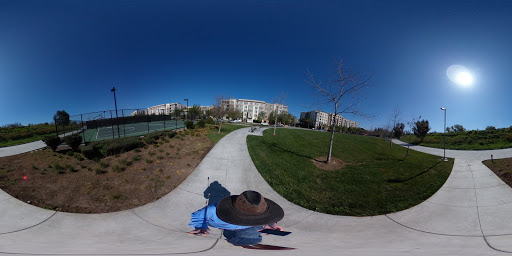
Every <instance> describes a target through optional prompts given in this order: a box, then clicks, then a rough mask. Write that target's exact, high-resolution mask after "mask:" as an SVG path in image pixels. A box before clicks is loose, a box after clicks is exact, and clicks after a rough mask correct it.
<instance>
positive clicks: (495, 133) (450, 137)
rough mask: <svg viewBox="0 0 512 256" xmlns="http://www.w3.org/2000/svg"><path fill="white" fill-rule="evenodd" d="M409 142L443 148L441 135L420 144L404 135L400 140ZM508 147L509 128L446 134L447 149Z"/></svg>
mask: <svg viewBox="0 0 512 256" xmlns="http://www.w3.org/2000/svg"><path fill="white" fill-rule="evenodd" d="M409 140H410V141H411V143H412V144H416V145H421V146H425V147H433V148H443V147H444V138H443V134H442V133H438V134H428V135H427V136H426V137H425V139H424V140H423V142H422V143H421V144H420V139H419V138H417V137H416V136H414V135H406V136H403V137H402V138H401V141H403V142H409ZM510 147H512V129H511V128H506V129H497V130H491V131H467V132H459V133H447V134H446V148H448V149H461V150H483V149H500V148H510Z"/></svg>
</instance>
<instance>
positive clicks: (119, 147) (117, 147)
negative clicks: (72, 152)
mask: <svg viewBox="0 0 512 256" xmlns="http://www.w3.org/2000/svg"><path fill="white" fill-rule="evenodd" d="M143 146H144V143H143V142H142V141H141V140H140V139H139V138H137V137H127V138H120V139H111V140H103V141H97V142H92V143H91V144H89V145H87V146H85V147H82V154H84V156H85V157H87V158H89V159H100V158H103V157H107V156H112V155H117V154H120V153H124V152H128V151H130V150H133V149H136V148H141V147H143Z"/></svg>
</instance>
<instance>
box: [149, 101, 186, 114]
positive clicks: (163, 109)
mask: <svg viewBox="0 0 512 256" xmlns="http://www.w3.org/2000/svg"><path fill="white" fill-rule="evenodd" d="M186 108H187V106H186V105H183V104H181V103H165V104H160V105H156V106H152V107H149V108H147V109H146V113H147V114H148V115H153V114H154V115H171V114H172V113H173V112H174V110H175V109H183V110H184V111H186Z"/></svg>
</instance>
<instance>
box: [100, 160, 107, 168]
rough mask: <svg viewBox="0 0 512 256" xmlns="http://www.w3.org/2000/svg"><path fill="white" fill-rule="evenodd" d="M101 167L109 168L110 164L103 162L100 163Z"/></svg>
mask: <svg viewBox="0 0 512 256" xmlns="http://www.w3.org/2000/svg"><path fill="white" fill-rule="evenodd" d="M99 165H100V167H101V168H107V167H108V166H109V164H108V163H107V162H103V161H100V162H99Z"/></svg>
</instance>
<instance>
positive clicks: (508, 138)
mask: <svg viewBox="0 0 512 256" xmlns="http://www.w3.org/2000/svg"><path fill="white" fill-rule="evenodd" d="M503 139H504V140H506V141H507V142H512V133H509V134H505V135H504V136H503Z"/></svg>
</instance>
